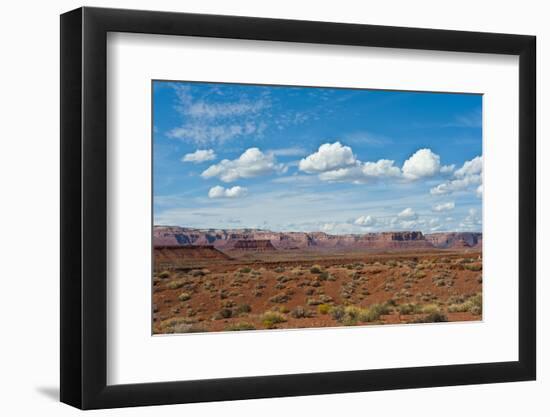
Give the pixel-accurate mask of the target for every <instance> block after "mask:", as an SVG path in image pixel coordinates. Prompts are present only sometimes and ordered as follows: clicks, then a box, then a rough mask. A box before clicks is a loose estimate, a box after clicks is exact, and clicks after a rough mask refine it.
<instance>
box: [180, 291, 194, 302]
mask: <svg viewBox="0 0 550 417" xmlns="http://www.w3.org/2000/svg"><path fill="white" fill-rule="evenodd" d="M190 299H191V294H189V293H187V292H182V293H181V294H180V295H179V296H178V300H180V301H187V300H190Z"/></svg>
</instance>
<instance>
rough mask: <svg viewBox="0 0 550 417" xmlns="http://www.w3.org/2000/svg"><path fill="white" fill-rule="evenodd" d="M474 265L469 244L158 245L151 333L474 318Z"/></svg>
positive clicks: (477, 267) (477, 277) (477, 260)
mask: <svg viewBox="0 0 550 417" xmlns="http://www.w3.org/2000/svg"><path fill="white" fill-rule="evenodd" d="M195 252H196V253H195ZM481 265H482V263H481V253H480V252H479V251H477V250H471V249H470V250H461V251H457V250H455V251H425V252H410V251H409V252H397V253H381V254H373V253H368V252H364V251H363V252H360V251H358V252H351V253H350V252H345V253H326V252H324V253H320V252H306V251H287V252H283V251H277V252H271V251H266V252H252V253H251V252H249V251H239V250H232V251H227V253H224V252H221V251H219V250H217V249H213V248H206V247H199V248H195V249H189V248H186V249H183V250H179V249H177V250H175V251H174V249H172V248H163V249H158V250H156V251H155V276H154V278H153V331H154V333H155V334H161V333H185V332H211V331H224V330H237V329H240V330H252V329H268V328H270V329H271V328H281V329H285V328H286V329H288V328H306V327H307V328H311V327H338V326H344V325H347V326H350V325H372V324H400V323H411V322H415V321H420V322H430V321H472V320H481V317H482V316H481V308H480V301H481V297H480V294H481V290H482V283H481V275H482V271H481ZM476 294H477V299H476V297H475V296H476ZM471 297H473V298H471ZM474 299H476V300H477V304H476V303H475V302H473V300H474ZM406 304H408V305H409V306H408V307H409V310H412V311H407V306H405V305H406ZM375 305H378V306H377V307H376V306H375ZM411 305H412V307H413V308H412V309H411V308H410V307H411ZM350 306H352V307H357V308H358V309H355V310H354V309H353V308H350ZM373 306H375V307H373ZM476 306H477V307H476ZM346 307H347V309H346ZM376 308H382V310H383V311H382V314H381V315H379V316H374V317H373V316H371V317H370V318H369V319H366V318H365V317H366V316H365V315H364V314H363V313H367V312H369V311H371V310H374V309H376ZM449 310H451V311H449ZM338 311H340V312H342V311H345V312H346V313H345V314H344V313H342V314H344V317H341V315H342V314H340V316H339V315H338ZM354 311H355V312H357V311H359V312H362V315H359V316H354V315H353V313H354ZM266 312H267V314H266ZM270 312H274V313H273V314H271V313H270ZM273 316H275V318H276V319H278V320H273Z"/></svg>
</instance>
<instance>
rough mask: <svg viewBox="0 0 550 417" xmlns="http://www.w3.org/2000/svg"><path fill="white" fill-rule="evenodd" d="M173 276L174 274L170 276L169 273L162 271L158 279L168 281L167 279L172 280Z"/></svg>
mask: <svg viewBox="0 0 550 417" xmlns="http://www.w3.org/2000/svg"><path fill="white" fill-rule="evenodd" d="M171 275H172V274H170V272H169V271H162V272H160V273H159V274H158V277H159V278H162V279H166V278H170V276H171Z"/></svg>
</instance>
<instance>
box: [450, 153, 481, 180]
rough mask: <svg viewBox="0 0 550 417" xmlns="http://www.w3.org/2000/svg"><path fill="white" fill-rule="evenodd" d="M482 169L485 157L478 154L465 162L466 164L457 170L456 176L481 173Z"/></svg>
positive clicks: (461, 176) (462, 176)
mask: <svg viewBox="0 0 550 417" xmlns="http://www.w3.org/2000/svg"><path fill="white" fill-rule="evenodd" d="M482 170H483V159H482V158H481V156H476V157H475V158H474V159H472V160H470V161H466V162H464V165H462V167H461V168H459V169H457V170H456V171H455V177H457V178H464V177H468V176H471V175H479V174H481V172H482Z"/></svg>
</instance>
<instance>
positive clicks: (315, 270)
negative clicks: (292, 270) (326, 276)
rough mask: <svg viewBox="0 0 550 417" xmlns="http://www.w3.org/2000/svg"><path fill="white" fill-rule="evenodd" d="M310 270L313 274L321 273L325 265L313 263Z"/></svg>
mask: <svg viewBox="0 0 550 417" xmlns="http://www.w3.org/2000/svg"><path fill="white" fill-rule="evenodd" d="M309 272H311V273H312V274H320V273H322V272H323V267H322V266H321V265H313V266H312V267H311V268H310V269H309Z"/></svg>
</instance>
